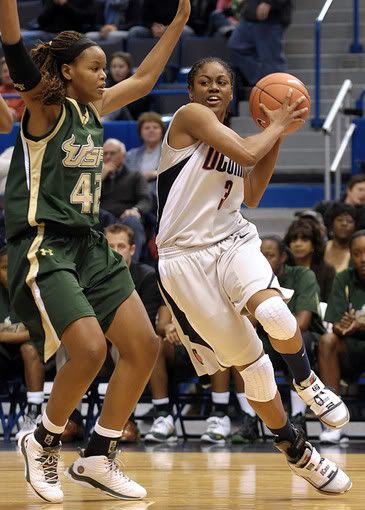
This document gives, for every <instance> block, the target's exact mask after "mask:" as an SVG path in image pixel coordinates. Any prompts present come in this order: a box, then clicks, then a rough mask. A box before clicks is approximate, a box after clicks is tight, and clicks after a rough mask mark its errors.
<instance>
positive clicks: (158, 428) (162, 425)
mask: <svg viewBox="0 0 365 510" xmlns="http://www.w3.org/2000/svg"><path fill="white" fill-rule="evenodd" d="M144 440H145V441H146V442H152V443H176V441H177V435H176V430H175V426H174V419H173V417H172V416H171V414H169V415H168V416H159V417H158V418H156V419H155V420H154V422H153V423H152V427H151V428H150V430H149V431H148V432H147V434H146V435H145V438H144Z"/></svg>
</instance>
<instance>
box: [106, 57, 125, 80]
mask: <svg viewBox="0 0 365 510" xmlns="http://www.w3.org/2000/svg"><path fill="white" fill-rule="evenodd" d="M129 73H130V69H129V65H128V64H127V62H126V61H125V60H124V58H121V57H115V58H113V60H112V61H111V64H110V74H111V75H112V78H113V80H114V81H115V82H117V83H118V82H120V81H123V80H125V79H126V78H127V76H128V75H129Z"/></svg>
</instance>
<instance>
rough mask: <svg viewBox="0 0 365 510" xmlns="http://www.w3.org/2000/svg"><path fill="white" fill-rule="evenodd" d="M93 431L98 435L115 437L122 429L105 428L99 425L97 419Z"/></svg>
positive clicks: (118, 435)
mask: <svg viewBox="0 0 365 510" xmlns="http://www.w3.org/2000/svg"><path fill="white" fill-rule="evenodd" d="M94 432H96V433H97V434H99V436H104V437H111V438H117V437H120V436H121V435H122V432H123V429H122V430H112V429H106V428H104V427H102V426H101V425H99V420H98V421H97V422H96V423H95V427H94Z"/></svg>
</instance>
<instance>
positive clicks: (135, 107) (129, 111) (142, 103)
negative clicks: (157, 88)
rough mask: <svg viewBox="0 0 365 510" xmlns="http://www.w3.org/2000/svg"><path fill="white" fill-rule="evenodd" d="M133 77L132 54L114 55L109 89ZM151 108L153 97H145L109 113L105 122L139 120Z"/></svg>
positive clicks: (118, 53)
mask: <svg viewBox="0 0 365 510" xmlns="http://www.w3.org/2000/svg"><path fill="white" fill-rule="evenodd" d="M130 76H132V57H131V55H130V53H125V52H124V51H117V52H115V53H113V55H112V56H111V60H110V66H109V73H108V77H107V83H106V84H107V87H112V86H113V85H115V84H116V83H119V82H121V81H123V80H126V79H127V78H129V77H130ZM150 108H151V97H150V96H145V97H142V98H141V99H138V101H134V102H133V103H129V105H128V106H125V107H123V108H120V109H119V110H116V111H115V112H112V113H109V114H108V115H105V116H104V117H103V119H104V120H137V118H138V117H139V115H140V114H141V113H143V112H145V111H148V110H150Z"/></svg>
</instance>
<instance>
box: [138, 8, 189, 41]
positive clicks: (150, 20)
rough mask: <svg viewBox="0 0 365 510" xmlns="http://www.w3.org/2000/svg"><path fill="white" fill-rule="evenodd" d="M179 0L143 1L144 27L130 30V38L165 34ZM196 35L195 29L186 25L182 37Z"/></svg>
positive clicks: (158, 36) (139, 26) (140, 26)
mask: <svg viewBox="0 0 365 510" xmlns="http://www.w3.org/2000/svg"><path fill="white" fill-rule="evenodd" d="M178 3H179V2H178V0H169V2H161V0H143V6H142V25H137V26H134V27H132V28H131V29H130V30H129V34H128V37H129V38H133V37H157V38H158V39H159V38H160V37H161V36H162V34H163V33H164V32H165V30H166V28H167V26H168V25H169V24H170V23H171V21H172V20H173V18H174V15H175V12H176V9H177V5H178ZM189 35H194V31H193V29H192V28H191V27H190V26H188V25H185V27H184V30H183V33H182V35H181V37H184V36H189Z"/></svg>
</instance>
